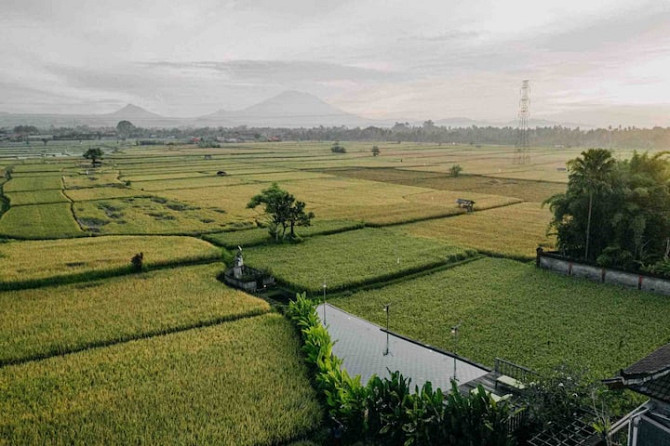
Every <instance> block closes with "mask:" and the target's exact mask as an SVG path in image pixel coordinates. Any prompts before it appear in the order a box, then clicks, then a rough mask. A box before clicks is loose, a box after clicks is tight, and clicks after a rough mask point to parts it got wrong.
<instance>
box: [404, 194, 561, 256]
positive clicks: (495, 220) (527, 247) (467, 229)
mask: <svg viewBox="0 0 670 446" xmlns="http://www.w3.org/2000/svg"><path fill="white" fill-rule="evenodd" d="M551 217H552V215H551V212H550V211H549V209H547V208H546V207H542V205H541V203H532V202H528V203H520V204H514V205H511V206H504V207H499V208H495V209H489V210H485V211H481V212H473V213H470V214H465V215H460V216H457V217H450V218H441V219H436V220H428V221H421V222H417V223H411V224H408V225H402V226H398V227H397V230H399V231H401V232H403V233H405V234H409V235H413V236H417V237H425V238H429V239H435V240H440V241H443V242H446V243H450V244H453V245H456V246H463V247H466V248H472V249H476V250H477V251H480V252H482V253H486V254H491V255H495V256H505V257H512V258H517V259H532V258H535V250H536V248H537V247H538V246H543V247H553V246H554V244H555V238H554V237H553V236H548V235H547V230H548V229H549V222H550V221H551Z"/></svg>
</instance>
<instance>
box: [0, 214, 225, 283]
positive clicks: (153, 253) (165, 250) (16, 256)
mask: <svg viewBox="0 0 670 446" xmlns="http://www.w3.org/2000/svg"><path fill="white" fill-rule="evenodd" d="M4 217H6V215H5V216H4ZM4 217H3V218H4ZM139 252H142V253H144V261H145V264H146V265H147V266H149V267H152V266H159V265H164V264H176V263H182V262H188V261H195V260H201V259H216V258H218V257H219V256H220V250H219V249H218V248H215V247H214V246H212V245H211V244H209V243H207V242H205V241H203V240H199V239H196V238H192V237H177V236H169V237H168V236H166V237H159V236H151V237H142V236H128V237H126V236H115V237H86V238H77V239H68V240H40V241H10V242H6V243H0V284H11V283H15V282H23V281H30V280H35V279H47V278H52V277H60V276H69V275H79V274H86V273H94V272H102V271H108V270H115V269H119V268H125V267H127V266H129V265H130V259H131V257H132V256H134V255H135V254H137V253H139Z"/></svg>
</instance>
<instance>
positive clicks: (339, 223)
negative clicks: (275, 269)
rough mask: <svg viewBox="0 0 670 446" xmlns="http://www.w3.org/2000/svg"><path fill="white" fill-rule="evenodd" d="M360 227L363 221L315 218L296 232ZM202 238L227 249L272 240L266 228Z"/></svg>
mask: <svg viewBox="0 0 670 446" xmlns="http://www.w3.org/2000/svg"><path fill="white" fill-rule="evenodd" d="M361 228H363V223H360V222H354V221H347V220H317V221H315V222H313V223H312V225H311V226H307V227H298V228H296V233H297V234H298V235H299V236H300V237H312V236H314V235H327V234H336V233H338V232H345V231H349V230H352V229H361ZM203 238H204V239H205V240H207V241H210V242H212V243H214V244H216V245H219V246H223V247H224V248H228V249H237V247H238V246H244V247H251V246H258V245H262V244H264V243H271V242H273V240H272V239H271V238H270V236H269V234H268V229H267V228H254V229H246V230H242V231H228V232H219V233H215V234H207V235H204V236H203Z"/></svg>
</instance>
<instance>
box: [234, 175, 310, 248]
mask: <svg viewBox="0 0 670 446" xmlns="http://www.w3.org/2000/svg"><path fill="white" fill-rule="evenodd" d="M261 204H263V205H265V214H266V215H267V216H268V218H269V221H268V228H269V229H268V230H269V232H270V235H271V236H273V237H274V238H276V239H279V238H281V239H282V240H283V239H285V238H286V229H287V228H290V231H289V237H290V238H291V239H295V238H296V233H295V227H296V226H309V225H310V224H311V220H312V219H313V218H314V212H307V211H305V206H306V205H305V202H304V201H300V200H296V199H295V197H294V196H293V194H290V193H288V192H287V191H285V190H283V189H281V188H280V187H279V185H278V184H277V183H272V186H270V187H268V188H267V189H263V190H262V191H261V193H260V194H257V195H254V196H253V197H252V198H251V200H250V201H249V203H247V207H248V208H250V209H254V208H255V207H257V206H259V205H261ZM280 229H281V233H280Z"/></svg>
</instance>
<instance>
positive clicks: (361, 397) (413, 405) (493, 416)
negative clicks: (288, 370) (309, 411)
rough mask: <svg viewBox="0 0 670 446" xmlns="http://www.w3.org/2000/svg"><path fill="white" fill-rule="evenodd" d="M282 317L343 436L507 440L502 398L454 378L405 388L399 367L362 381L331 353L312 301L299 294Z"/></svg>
mask: <svg viewBox="0 0 670 446" xmlns="http://www.w3.org/2000/svg"><path fill="white" fill-rule="evenodd" d="M287 315H288V317H289V318H290V319H291V320H292V321H293V323H294V324H295V325H296V326H297V327H298V329H299V330H300V332H301V334H302V337H303V342H304V346H303V352H304V355H305V360H306V362H307V363H308V364H309V365H310V366H311V367H312V368H313V369H314V371H315V374H316V377H315V380H316V385H317V388H318V390H319V392H320V394H321V395H322V396H323V399H324V401H325V403H326V407H327V408H328V413H329V415H330V416H331V419H332V420H333V421H334V422H335V423H337V424H341V425H342V426H343V427H344V434H345V438H346V439H348V440H349V441H360V440H361V439H366V440H367V441H369V442H372V443H373V444H384V445H433V444H441V445H459V446H460V445H463V446H470V445H489V446H507V445H511V444H513V443H514V442H513V439H512V437H511V435H510V434H508V428H507V426H508V424H507V423H508V420H509V419H510V417H511V415H512V411H511V408H510V406H509V405H508V404H507V403H506V402H504V401H503V402H498V403H496V402H495V401H494V400H493V398H492V397H491V396H490V395H489V394H488V393H487V392H486V391H485V390H484V388H483V387H481V386H480V387H479V388H478V389H477V391H476V392H474V393H471V394H468V395H467V396H466V395H463V394H461V393H460V392H459V390H458V386H457V384H456V383H455V382H453V383H452V388H451V390H450V392H448V393H443V392H442V390H441V389H435V390H434V389H433V388H432V385H431V384H430V382H427V383H426V384H425V385H424V386H423V387H421V388H419V387H418V386H415V388H414V392H412V389H411V380H410V379H407V378H404V377H403V376H402V375H401V374H400V373H399V372H393V373H392V374H391V378H390V379H389V378H379V377H377V376H373V377H372V378H371V379H370V381H369V382H368V384H367V385H365V386H364V385H362V384H361V381H360V376H357V377H355V378H352V377H350V376H349V374H348V373H347V372H346V370H344V369H343V368H342V361H341V360H340V359H339V358H337V357H336V356H334V355H333V353H332V347H333V342H332V341H331V339H330V335H329V334H328V331H327V330H326V329H325V328H324V327H323V326H322V325H321V323H320V321H319V318H318V316H317V313H316V304H315V303H314V302H312V301H310V300H308V299H307V298H306V297H305V295H304V294H303V295H298V296H297V299H296V300H295V301H292V302H291V303H289V307H288V310H287Z"/></svg>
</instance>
